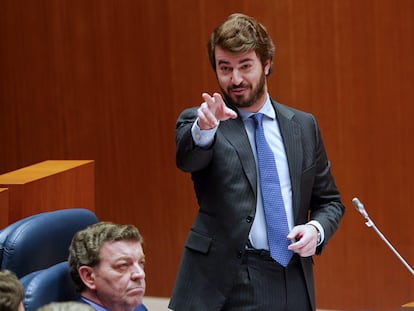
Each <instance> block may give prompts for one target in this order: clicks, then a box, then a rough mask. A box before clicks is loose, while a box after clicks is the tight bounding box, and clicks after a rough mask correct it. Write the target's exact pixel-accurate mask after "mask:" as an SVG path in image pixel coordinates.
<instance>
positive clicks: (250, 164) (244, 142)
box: [220, 117, 257, 195]
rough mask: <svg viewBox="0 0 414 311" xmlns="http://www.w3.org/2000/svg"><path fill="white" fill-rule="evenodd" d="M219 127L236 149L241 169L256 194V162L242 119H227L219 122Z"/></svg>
mask: <svg viewBox="0 0 414 311" xmlns="http://www.w3.org/2000/svg"><path fill="white" fill-rule="evenodd" d="M220 129H221V133H222V134H223V136H224V137H225V138H226V139H227V141H228V142H229V143H230V144H231V145H232V146H233V147H234V149H235V150H236V151H237V153H238V155H239V159H240V162H241V165H242V167H243V170H244V172H245V174H246V177H247V179H248V181H249V183H250V187H251V188H252V190H253V192H254V194H255V195H256V194H257V175H256V174H257V173H256V162H255V160H254V155H253V152H252V149H251V146H250V142H249V138H248V137H247V133H246V129H245V128H244V124H243V121H242V119H241V118H240V117H238V118H237V119H235V120H227V121H225V122H221V123H220Z"/></svg>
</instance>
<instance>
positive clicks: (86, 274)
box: [78, 266, 96, 290]
mask: <svg viewBox="0 0 414 311" xmlns="http://www.w3.org/2000/svg"><path fill="white" fill-rule="evenodd" d="M78 273H79V276H80V278H81V280H82V281H83V283H84V284H85V285H86V287H88V288H89V289H93V290H94V289H96V286H95V272H94V271H93V268H92V267H89V266H80V267H79V270H78Z"/></svg>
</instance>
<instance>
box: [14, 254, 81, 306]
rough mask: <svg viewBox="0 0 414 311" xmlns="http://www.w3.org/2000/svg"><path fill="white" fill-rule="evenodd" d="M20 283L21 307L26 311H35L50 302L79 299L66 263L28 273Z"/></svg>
mask: <svg viewBox="0 0 414 311" xmlns="http://www.w3.org/2000/svg"><path fill="white" fill-rule="evenodd" d="M20 282H21V284H22V285H23V287H24V299H23V305H24V308H25V310H26V311H36V310H37V309H38V308H40V307H42V306H44V305H46V304H48V303H51V302H58V301H71V300H78V299H79V296H78V294H77V293H76V290H75V286H74V284H73V282H72V279H71V277H70V274H69V265H68V262H67V261H63V262H60V263H58V264H55V265H53V266H51V267H49V268H47V269H43V270H39V271H35V272H32V273H29V274H27V275H25V276H24V277H23V278H21V279H20Z"/></svg>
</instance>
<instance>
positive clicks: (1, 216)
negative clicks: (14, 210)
mask: <svg viewBox="0 0 414 311" xmlns="http://www.w3.org/2000/svg"><path fill="white" fill-rule="evenodd" d="M8 220H9V189H7V188H0V228H3V227H5V226H7V225H8Z"/></svg>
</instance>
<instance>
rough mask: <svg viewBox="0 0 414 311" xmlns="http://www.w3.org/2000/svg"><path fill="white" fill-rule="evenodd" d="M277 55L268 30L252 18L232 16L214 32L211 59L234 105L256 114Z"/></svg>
mask: <svg viewBox="0 0 414 311" xmlns="http://www.w3.org/2000/svg"><path fill="white" fill-rule="evenodd" d="M274 52H275V47H274V44H273V42H272V39H271V38H270V36H269V34H268V33H267V31H266V28H265V27H264V26H263V25H262V24H260V23H259V22H257V21H256V20H255V19H253V18H251V17H249V16H246V15H243V14H232V15H230V16H229V17H228V18H227V19H226V20H225V21H224V22H223V23H222V24H221V25H219V26H218V27H217V28H216V29H215V30H214V31H213V33H212V34H211V36H210V40H209V43H208V55H209V59H210V63H211V65H212V67H213V69H214V71H215V72H216V76H217V80H218V83H219V86H220V88H221V90H222V92H223V95H224V97H225V98H226V101H227V102H228V103H229V104H230V105H233V106H235V107H238V108H247V109H249V108H251V109H252V110H256V108H257V107H258V106H260V105H261V104H263V102H264V99H265V96H266V93H267V83H266V76H267V75H269V74H270V73H271V71H272V67H273V61H272V59H273V54H274Z"/></svg>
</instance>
